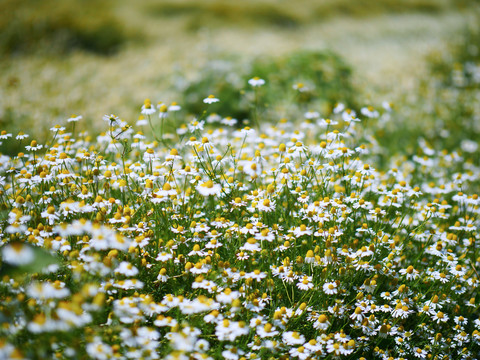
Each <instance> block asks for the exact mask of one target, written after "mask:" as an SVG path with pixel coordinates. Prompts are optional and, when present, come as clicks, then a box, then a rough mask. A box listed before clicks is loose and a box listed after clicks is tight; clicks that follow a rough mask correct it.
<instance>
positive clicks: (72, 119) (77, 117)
mask: <svg viewBox="0 0 480 360" xmlns="http://www.w3.org/2000/svg"><path fill="white" fill-rule="evenodd" d="M82 118H83V116H82V115H71V116H70V117H69V118H68V119H67V122H78V121H80V120H82Z"/></svg>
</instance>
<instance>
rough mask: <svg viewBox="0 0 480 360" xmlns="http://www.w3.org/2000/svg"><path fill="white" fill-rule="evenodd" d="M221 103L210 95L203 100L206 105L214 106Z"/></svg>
mask: <svg viewBox="0 0 480 360" xmlns="http://www.w3.org/2000/svg"><path fill="white" fill-rule="evenodd" d="M219 101H220V100H218V99H217V98H216V97H215V96H214V95H208V96H207V97H206V98H205V99H203V102H204V103H205V104H213V103H216V102H219Z"/></svg>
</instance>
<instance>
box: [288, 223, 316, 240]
mask: <svg viewBox="0 0 480 360" xmlns="http://www.w3.org/2000/svg"><path fill="white" fill-rule="evenodd" d="M292 232H293V235H295V237H297V238H299V237H300V236H303V235H312V230H311V228H310V227H307V226H306V225H305V224H302V225H300V226H299V227H296V228H294V229H293V230H292Z"/></svg>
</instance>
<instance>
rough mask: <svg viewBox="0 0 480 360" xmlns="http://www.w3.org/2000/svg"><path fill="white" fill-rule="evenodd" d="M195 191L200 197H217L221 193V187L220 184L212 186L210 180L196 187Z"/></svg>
mask: <svg viewBox="0 0 480 360" xmlns="http://www.w3.org/2000/svg"><path fill="white" fill-rule="evenodd" d="M196 189H197V191H198V192H199V193H200V195H203V196H210V195H219V194H220V192H221V191H222V186H221V185H220V184H214V183H213V181H212V180H207V181H205V182H203V183H201V184H198V185H197V186H196Z"/></svg>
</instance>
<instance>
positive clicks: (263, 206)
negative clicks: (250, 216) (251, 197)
mask: <svg viewBox="0 0 480 360" xmlns="http://www.w3.org/2000/svg"><path fill="white" fill-rule="evenodd" d="M257 209H258V210H259V211H265V212H271V211H274V210H275V201H274V200H270V199H259V200H258V203H257Z"/></svg>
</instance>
